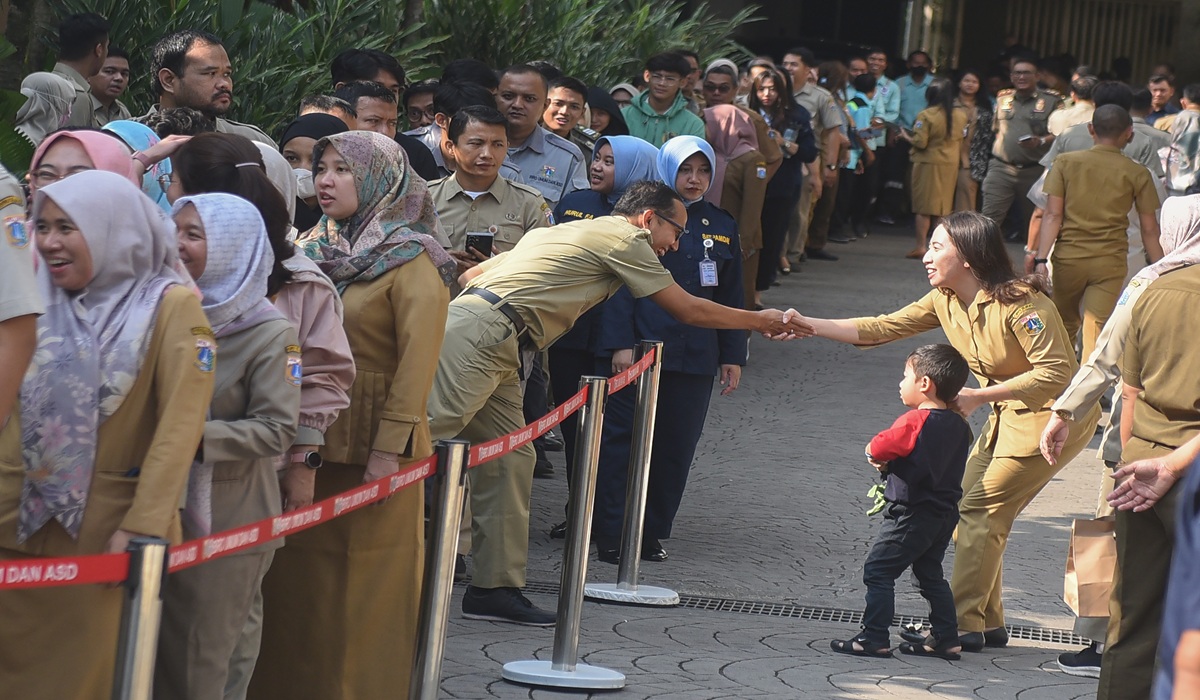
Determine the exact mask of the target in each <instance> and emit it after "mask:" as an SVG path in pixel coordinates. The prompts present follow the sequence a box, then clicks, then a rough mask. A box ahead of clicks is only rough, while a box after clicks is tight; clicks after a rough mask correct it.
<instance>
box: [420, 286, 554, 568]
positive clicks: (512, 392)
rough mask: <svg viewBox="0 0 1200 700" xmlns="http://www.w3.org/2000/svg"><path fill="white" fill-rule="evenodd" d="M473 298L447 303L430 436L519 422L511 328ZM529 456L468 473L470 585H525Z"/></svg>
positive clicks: (479, 432) (478, 439)
mask: <svg viewBox="0 0 1200 700" xmlns="http://www.w3.org/2000/svg"><path fill="white" fill-rule="evenodd" d="M475 299H476V298H475V297H465V298H463V300H462V301H459V302H457V303H453V304H451V305H450V311H449V316H448V318H447V320H446V336H445V340H444V341H443V342H442V352H441V355H440V356H439V357H438V368H437V373H436V374H435V375H434V379H433V391H432V393H431V394H430V396H429V409H428V410H429V423H430V430H431V432H432V435H433V439H434V440H435V441H436V440H446V439H450V438H454V437H460V438H462V439H464V440H468V441H470V442H471V444H479V443H482V442H486V441H488V440H494V439H495V438H498V437H500V436H501V435H505V434H507V433H510V432H513V431H515V430H518V429H520V428H522V427H524V426H525V420H524V411H523V409H522V404H523V401H522V394H521V379H520V368H521V353H520V347H519V344H518V338H517V336H516V329H515V328H513V325H512V322H511V321H509V320H508V318H507V317H505V316H504V314H502V313H501V312H499V311H495V310H493V309H491V308H490V306H489V305H488V303H487V302H486V301H484V300H483V299H478V301H475ZM534 459H535V457H534V451H533V445H531V444H527V445H525V446H524V447H521V448H520V449H518V450H516V451H515V452H511V453H509V454H507V455H505V456H503V457H501V458H499V459H495V460H492V461H490V462H487V463H485V464H482V465H480V466H477V467H474V468H472V469H470V470H468V471H467V481H468V488H469V489H470V492H469V498H470V504H471V535H472V538H471V539H472V543H471V544H472V546H471V559H472V561H473V563H474V567H475V568H474V574H473V576H472V583H473V584H474V585H475V586H478V587H480V588H499V587H505V586H515V587H521V586H524V585H525V565H526V562H527V561H528V559H529V498H530V494H531V493H532V491H533V464H534Z"/></svg>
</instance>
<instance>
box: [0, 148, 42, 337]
mask: <svg viewBox="0 0 1200 700" xmlns="http://www.w3.org/2000/svg"><path fill="white" fill-rule="evenodd" d="M0 217H2V218H3V221H2V222H0V226H2V227H3V229H4V231H3V236H4V241H3V242H0V322H3V321H7V320H8V319H10V318H16V317H18V316H28V315H29V314H41V313H44V312H45V310H46V308H45V304H44V303H43V301H42V295H41V294H39V293H38V288H37V282H35V281H34V272H33V269H34V268H33V256H34V255H35V253H34V243H33V231H32V230H31V229H30V227H29V222H28V220H26V218H25V192H24V191H23V190H22V189H21V183H19V182H17V178H15V177H13V175H12V173H10V172H8V170H7V169H6V168H4V167H3V166H0Z"/></svg>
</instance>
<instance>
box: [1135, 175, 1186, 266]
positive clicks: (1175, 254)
mask: <svg viewBox="0 0 1200 700" xmlns="http://www.w3.org/2000/svg"><path fill="white" fill-rule="evenodd" d="M1161 217H1162V223H1161V224H1160V225H1159V228H1160V229H1161V230H1162V233H1160V234H1159V236H1158V242H1159V243H1160V244H1161V245H1162V249H1163V253H1165V254H1164V255H1163V256H1162V258H1161V259H1160V260H1159V261H1158V262H1156V263H1153V264H1151V265H1147V266H1146V267H1144V268H1142V271H1141V272H1139V273H1137V274H1136V275H1134V277H1133V279H1135V280H1144V281H1146V282H1153V281H1154V280H1156V279H1158V278H1159V277H1161V276H1162V275H1165V274H1167V273H1168V272H1170V271H1172V270H1178V269H1179V268H1181V267H1188V266H1190V265H1195V264H1197V263H1200V194H1193V195H1188V196H1187V197H1168V198H1167V199H1166V201H1164V202H1163V205H1162V214H1161Z"/></svg>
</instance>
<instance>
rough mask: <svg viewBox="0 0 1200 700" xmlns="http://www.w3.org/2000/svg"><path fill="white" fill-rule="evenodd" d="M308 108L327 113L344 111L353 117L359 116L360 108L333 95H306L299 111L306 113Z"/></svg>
mask: <svg viewBox="0 0 1200 700" xmlns="http://www.w3.org/2000/svg"><path fill="white" fill-rule="evenodd" d="M306 109H307V110H311V111H313V112H324V113H325V114H328V113H330V112H334V111H342V112H345V113H346V114H348V115H350V116H351V117H355V118H357V117H358V110H357V109H355V108H354V105H352V104H350V103H349V102H347V101H345V100H343V99H342V98H340V97H334V96H333V95H306V96H304V97H303V98H301V99H300V109H299V110H298V111H299V113H300V114H304V110H306Z"/></svg>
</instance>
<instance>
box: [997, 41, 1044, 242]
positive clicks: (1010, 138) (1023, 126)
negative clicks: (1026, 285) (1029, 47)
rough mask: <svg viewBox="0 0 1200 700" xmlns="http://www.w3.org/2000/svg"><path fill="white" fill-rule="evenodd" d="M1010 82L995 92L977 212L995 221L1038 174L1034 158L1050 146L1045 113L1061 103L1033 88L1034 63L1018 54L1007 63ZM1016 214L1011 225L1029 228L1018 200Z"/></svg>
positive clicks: (1021, 196)
mask: <svg viewBox="0 0 1200 700" xmlns="http://www.w3.org/2000/svg"><path fill="white" fill-rule="evenodd" d="M1012 84H1013V87H1012V88H1010V89H1008V90H1001V91H1000V94H998V95H996V117H995V119H993V120H992V129H993V130H994V131H995V133H996V140H995V142H994V143H993V145H992V159H991V161H990V162H989V163H988V171H987V177H985V178H984V180H983V214H984V216H987V217H990V218H991V219H992V220H993V221H995V222H997V223H1003V221H1004V217H1005V216H1006V215H1007V214H1008V210H1009V209H1010V208H1011V207H1012V205H1013V200H1014V199H1017V200H1024V198H1025V193H1027V192H1029V188H1030V187H1033V183H1035V182H1037V180H1038V178H1039V177H1041V176H1042V170H1043V168H1042V166H1041V165H1040V164H1039V163H1038V161H1039V160H1040V159H1041V158H1042V157H1043V156H1045V155H1046V152H1047V151H1048V150H1050V144H1051V143H1053V142H1054V136H1053V135H1052V134H1051V133H1050V129H1049V121H1050V113H1051V112H1053V111H1054V110H1056V109H1058V107H1059V105H1061V104H1062V97H1061V96H1060V95H1058V94H1055V93H1052V92H1048V91H1046V90H1039V89H1038V87H1037V64H1036V63H1034V62H1033V61H1032V60H1028V59H1019V60H1017V61H1016V62H1015V63H1014V64H1013V67H1012ZM1019 204H1020V206H1021V211H1022V214H1021V216H1020V218H1019V220H1018V221H1017V222H1016V223H1017V229H1018V230H1019V231H1021V232H1022V233H1024V232H1025V231H1028V230H1029V216H1030V214H1031V212H1030V211H1029V207H1028V206H1026V205H1025V202H1024V201H1020V202H1019Z"/></svg>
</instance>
